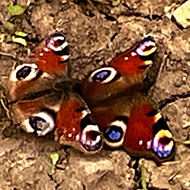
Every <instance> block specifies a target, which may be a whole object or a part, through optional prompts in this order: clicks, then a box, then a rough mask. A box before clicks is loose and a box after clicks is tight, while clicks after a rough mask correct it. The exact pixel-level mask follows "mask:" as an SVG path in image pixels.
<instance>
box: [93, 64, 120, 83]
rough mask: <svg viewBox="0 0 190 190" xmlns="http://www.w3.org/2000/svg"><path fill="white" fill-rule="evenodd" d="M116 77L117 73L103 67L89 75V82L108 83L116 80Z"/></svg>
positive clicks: (112, 69)
mask: <svg viewBox="0 0 190 190" xmlns="http://www.w3.org/2000/svg"><path fill="white" fill-rule="evenodd" d="M117 76H118V73H117V71H116V70H115V69H114V68H111V67H104V68H101V69H98V70H96V71H94V72H93V73H92V74H91V77H90V80H91V82H96V83H98V82H100V83H109V82H111V81H113V80H114V79H116V78H117Z"/></svg>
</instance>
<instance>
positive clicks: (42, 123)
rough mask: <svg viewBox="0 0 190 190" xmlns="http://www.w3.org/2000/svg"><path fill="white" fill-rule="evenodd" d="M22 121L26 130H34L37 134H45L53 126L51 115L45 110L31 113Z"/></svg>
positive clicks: (53, 121)
mask: <svg viewBox="0 0 190 190" xmlns="http://www.w3.org/2000/svg"><path fill="white" fill-rule="evenodd" d="M27 121H28V122H27ZM24 123H25V129H26V131H28V132H34V133H36V134H37V135H38V136H44V135H46V134H47V133H49V132H50V131H52V130H53V129H54V127H55V120H54V118H53V116H52V115H51V114H49V113H46V112H39V113H38V114H35V115H32V116H30V117H29V119H28V120H26V121H25V122H24Z"/></svg>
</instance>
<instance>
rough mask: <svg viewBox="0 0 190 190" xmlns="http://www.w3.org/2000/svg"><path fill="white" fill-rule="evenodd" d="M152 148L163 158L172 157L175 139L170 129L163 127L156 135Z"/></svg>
mask: <svg viewBox="0 0 190 190" xmlns="http://www.w3.org/2000/svg"><path fill="white" fill-rule="evenodd" d="M152 149H153V151H154V152H155V154H156V155H157V156H158V157H160V158H161V159H164V158H167V157H170V156H171V155H172V153H173V150H174V141H173V139H172V134H171V132H170V131H168V130H165V129H162V130H160V131H159V132H158V133H157V134H156V135H155V137H154V139H153V142H152Z"/></svg>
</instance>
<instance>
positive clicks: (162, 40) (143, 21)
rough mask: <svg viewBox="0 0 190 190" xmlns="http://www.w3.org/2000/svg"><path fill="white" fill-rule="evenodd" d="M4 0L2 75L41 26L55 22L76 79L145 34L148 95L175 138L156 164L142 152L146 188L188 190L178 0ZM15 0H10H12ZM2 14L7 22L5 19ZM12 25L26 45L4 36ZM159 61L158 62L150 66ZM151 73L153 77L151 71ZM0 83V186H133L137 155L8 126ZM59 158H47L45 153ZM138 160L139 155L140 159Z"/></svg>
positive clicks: (188, 57) (184, 36) (184, 39)
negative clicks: (153, 45)
mask: <svg viewBox="0 0 190 190" xmlns="http://www.w3.org/2000/svg"><path fill="white" fill-rule="evenodd" d="M11 2H12V1H11V0H1V2H0V25H1V28H0V32H1V34H5V36H4V39H2V35H1V40H0V79H1V82H2V81H3V79H4V78H6V77H7V76H8V75H9V73H10V70H11V67H12V66H13V64H15V62H16V61H18V60H19V59H20V60H23V59H24V57H26V56H27V54H28V52H29V51H30V50H33V49H34V48H35V47H36V46H37V45H38V43H39V42H40V41H41V40H42V39H44V38H45V37H46V36H48V34H51V33H52V32H53V31H55V30H62V31H63V32H64V33H65V35H66V36H67V40H68V42H69V44H70V52H71V62H72V66H71V73H72V77H73V78H78V79H81V80H82V79H83V78H84V77H85V76H87V75H88V74H89V73H90V72H91V71H93V70H94V69H95V68H98V67H101V66H102V65H104V64H108V63H109V61H110V60H111V59H112V58H113V57H114V56H115V55H116V53H118V52H121V51H124V50H126V49H128V48H129V47H130V46H131V45H133V44H134V42H136V41H138V40H139V39H142V38H143V36H144V35H145V34H151V35H153V36H154V37H155V39H156V41H157V43H158V51H157V54H156V58H155V63H154V65H155V66H154V67H155V71H156V68H159V72H158V73H157V72H154V67H153V68H152V69H151V71H150V76H149V78H150V79H151V78H154V79H155V83H154V84H153V85H152V87H151V88H150V89H149V95H150V97H151V98H152V100H153V101H154V102H155V103H156V104H158V105H160V106H162V110H161V112H162V114H163V115H164V117H165V118H166V119H167V120H168V124H169V126H170V129H171V131H172V133H173V135H174V138H175V140H176V141H177V150H176V156H175V160H174V161H173V162H170V163H166V164H164V165H162V166H160V167H157V166H156V164H155V163H154V162H153V161H150V160H149V161H148V160H144V164H143V169H144V171H145V177H144V178H143V179H145V180H146V183H147V188H148V189H152V190H156V189H160V190H161V189H162V190H166V189H168V190H179V189H183V190H190V169H189V168H190V149H189V146H188V145H185V144H184V142H185V141H187V140H189V136H190V76H189V73H190V53H189V52H190V38H189V36H190V28H186V29H183V28H182V27H180V26H179V25H178V24H177V23H176V22H175V21H174V19H173V18H172V16H171V15H172V11H173V10H174V9H175V8H176V7H178V6H180V5H181V4H182V3H183V1H182V0H161V1H160V0H154V1H152V0H145V1H140V0H121V1H119V0H118V1H114V0H110V1H108V0H107V1H106V0H102V1H101V2H98V1H92V0H79V1H67V0H46V1H45V0H37V1H34V0H31V1H29V0H18V1H16V3H17V4H19V5H22V6H23V7H25V8H26V10H25V12H24V13H23V14H20V15H16V16H12V15H11V14H10V13H9V12H8V11H7V6H8V5H9V4H10V3H11ZM14 2H15V1H14ZM7 22H10V23H12V24H14V26H13V27H10V25H9V24H7ZM15 31H23V32H25V33H27V34H28V35H27V37H25V39H26V41H27V46H23V45H21V44H18V43H15V42H12V41H11V38H10V36H13V35H14V34H15ZM158 65H159V66H158ZM155 77H156V78H155ZM4 92H5V89H4V88H3V86H2V84H0V99H1V102H0V190H29V189H30V190H54V189H56V190H109V189H110V190H130V189H131V190H133V189H140V188H142V186H141V180H140V177H142V172H140V171H142V170H141V169H139V167H138V166H139V165H140V163H141V162H139V161H135V160H131V158H130V156H129V155H128V154H127V153H126V152H124V151H122V150H117V151H111V150H102V151H101V152H100V153H98V154H96V155H93V156H86V155H84V154H82V153H80V152H79V151H77V150H75V149H74V148H70V147H63V146H60V145H59V144H58V143H57V142H55V141H54V140H53V138H52V136H51V135H49V136H47V137H43V138H37V137H36V136H34V135H31V134H26V133H25V132H24V131H22V130H21V129H20V128H19V126H15V125H14V124H13V122H12V120H11V117H9V114H10V113H9V111H8V110H7V109H8V108H9V105H8V104H7V101H6V96H5V95H4ZM52 153H57V154H58V155H59V160H58V162H57V165H56V166H53V165H52V162H51V158H50V155H51V154H52ZM141 161H142V160H141Z"/></svg>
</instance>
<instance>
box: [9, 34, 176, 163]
mask: <svg viewBox="0 0 190 190" xmlns="http://www.w3.org/2000/svg"><path fill="white" fill-rule="evenodd" d="M156 49H157V47H156V42H155V41H154V39H153V38H152V37H150V36H149V37H146V38H144V39H143V40H141V41H140V42H139V43H138V44H137V45H135V46H134V47H132V48H130V49H129V50H127V51H125V52H123V53H121V54H119V55H116V56H115V58H114V59H113V60H112V61H111V62H110V64H109V66H106V67H102V68H100V69H97V70H95V71H93V72H92V73H91V74H90V75H89V76H88V77H86V79H85V80H84V81H77V82H76V81H74V80H72V79H70V78H69V76H68V67H69V64H70V62H69V52H68V43H67V41H66V38H65V36H64V35H63V34H62V33H61V32H55V33H54V34H52V35H50V36H49V37H48V38H47V39H46V40H45V41H44V42H42V44H41V45H40V46H39V47H38V48H37V50H36V52H35V54H34V55H35V61H33V62H31V63H23V64H21V65H19V64H18V65H16V66H15V67H14V68H13V71H12V72H11V74H10V77H9V81H8V84H7V94H8V98H9V101H10V106H11V110H12V112H13V118H14V119H15V121H16V122H18V123H20V124H21V127H22V128H23V129H24V130H25V131H26V132H28V133H35V134H37V135H38V136H44V135H46V134H47V133H49V132H51V131H54V135H55V139H56V140H57V141H59V142H60V143H61V144H64V145H70V146H73V147H75V148H77V149H79V150H81V151H83V152H85V153H95V152H97V151H99V150H100V149H101V148H102V146H103V145H105V146H107V147H109V148H112V149H115V148H121V147H122V148H124V150H126V151H127V152H128V153H129V154H130V155H131V156H132V157H146V158H149V159H153V160H154V161H155V162H156V163H157V164H160V163H161V162H162V161H166V160H169V159H171V158H172V157H173V155H174V150H175V142H174V140H173V138H172V134H171V132H170V130H169V127H168V125H167V123H166V121H165V120H164V118H163V117H162V116H161V113H160V112H159V111H157V110H155V108H154V106H153V104H152V103H151V101H150V100H149V99H148V98H147V96H146V94H145V93H144V79H145V77H146V74H147V69H148V67H149V66H150V65H152V64H153V60H152V58H153V55H154V52H155V51H156ZM57 81H58V82H57Z"/></svg>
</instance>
